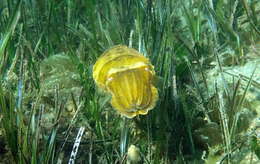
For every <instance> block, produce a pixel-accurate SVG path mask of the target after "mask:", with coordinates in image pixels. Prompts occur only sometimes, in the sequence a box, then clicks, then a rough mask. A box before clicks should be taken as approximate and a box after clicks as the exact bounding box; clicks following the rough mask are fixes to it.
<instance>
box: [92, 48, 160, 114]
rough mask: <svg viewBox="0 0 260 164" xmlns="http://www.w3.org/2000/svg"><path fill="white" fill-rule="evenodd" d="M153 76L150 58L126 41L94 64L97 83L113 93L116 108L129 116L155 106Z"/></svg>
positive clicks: (155, 92)
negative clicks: (125, 43)
mask: <svg viewBox="0 0 260 164" xmlns="http://www.w3.org/2000/svg"><path fill="white" fill-rule="evenodd" d="M154 77H155V71H154V68H153V65H152V64H151V63H150V61H149V59H147V58H146V57H144V56H143V55H142V54H141V53H139V52H138V51H136V50H135V49H133V48H129V47H127V46H124V45H117V46H114V47H112V48H110V49H108V50H107V51H105V52H104V53H103V54H102V55H101V56H100V57H99V58H98V60H97V62H96V63H95V65H94V67H93V78H94V80H95V82H96V84H97V85H98V86H99V87H100V88H102V89H104V90H106V91H108V92H109V93H110V94H111V96H112V99H111V105H112V106H113V108H114V109H116V110H117V111H118V112H119V113H121V114H122V115H124V116H126V117H128V118H133V117H135V116H136V115H139V114H141V115H145V114H147V113H148V111H149V110H151V109H152V108H154V106H155V104H156V101H157V99H158V91H157V88H156V87H155V86H154V85H153V80H154Z"/></svg>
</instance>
